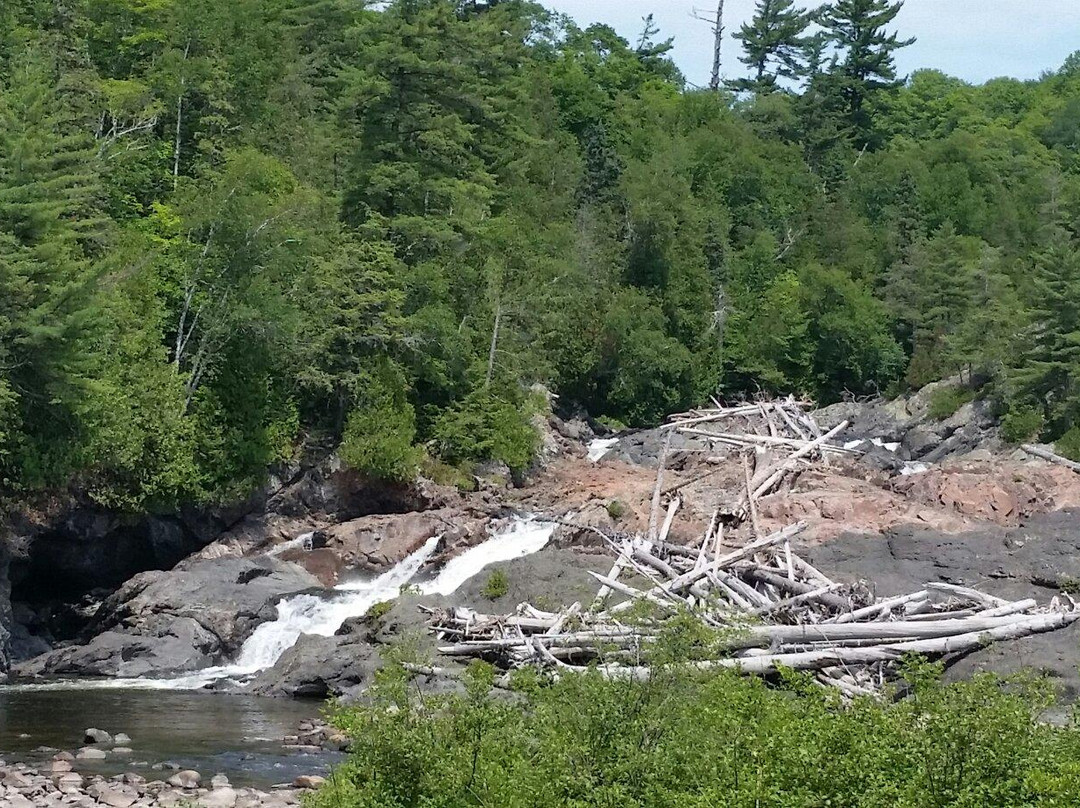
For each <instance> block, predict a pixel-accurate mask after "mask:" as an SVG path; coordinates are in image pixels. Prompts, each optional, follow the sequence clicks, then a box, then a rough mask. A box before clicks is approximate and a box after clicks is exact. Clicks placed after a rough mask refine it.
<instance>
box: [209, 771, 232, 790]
mask: <svg viewBox="0 0 1080 808" xmlns="http://www.w3.org/2000/svg"><path fill="white" fill-rule="evenodd" d="M228 785H230V783H229V778H228V777H226V776H225V775H224V774H215V775H214V776H213V777H211V778H210V787H211V788H225V787H226V786H228Z"/></svg>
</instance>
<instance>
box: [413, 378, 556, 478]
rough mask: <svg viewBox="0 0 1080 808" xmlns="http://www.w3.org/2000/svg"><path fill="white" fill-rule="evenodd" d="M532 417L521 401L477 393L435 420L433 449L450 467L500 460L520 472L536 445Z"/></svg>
mask: <svg viewBox="0 0 1080 808" xmlns="http://www.w3.org/2000/svg"><path fill="white" fill-rule="evenodd" d="M531 414H532V413H531V412H530V406H529V404H528V403H527V402H525V401H524V400H511V399H510V398H509V397H504V396H500V395H496V394H494V393H491V392H488V391H486V390H476V391H474V392H472V393H470V394H469V395H468V396H466V397H465V399H464V400H462V401H461V402H459V403H458V404H456V405H455V406H454V407H452V408H451V409H449V410H446V411H445V412H443V413H442V414H441V415H439V417H438V418H437V419H436V420H435V424H434V427H433V430H432V432H433V434H434V438H435V445H436V447H437V449H438V452H439V455H440V456H441V457H442V458H443V459H444V460H447V461H449V462H451V463H462V462H467V461H482V460H499V461H501V462H503V463H505V464H506V465H507V466H509V467H510V469H511V470H512V471H515V472H519V471H523V470H524V469H525V468H526V467H528V465H529V463H531V462H532V459H533V457H534V456H535V454H536V446H537V443H538V441H539V437H538V435H537V434H536V430H535V429H534V428H533V425H532V423H530V420H529V419H530V416H531Z"/></svg>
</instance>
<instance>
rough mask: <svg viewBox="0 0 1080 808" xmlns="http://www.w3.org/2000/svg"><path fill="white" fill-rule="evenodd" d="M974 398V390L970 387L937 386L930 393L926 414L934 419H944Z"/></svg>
mask: <svg viewBox="0 0 1080 808" xmlns="http://www.w3.org/2000/svg"><path fill="white" fill-rule="evenodd" d="M974 398H975V391H974V390H972V389H971V388H970V387H957V386H954V385H948V386H944V387H939V388H937V389H936V390H934V391H933V392H932V393H931V394H930V408H929V410H928V414H929V415H930V417H931V418H933V419H934V420H935V421H944V420H945V419H946V418H948V417H949V416H951V415H953V414H954V413H955V412H956V411H957V410H959V409H960V408H961V407H963V406H964V405H965V404H967V403H968V402H969V401H972V400H974Z"/></svg>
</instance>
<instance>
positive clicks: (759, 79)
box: [728, 0, 810, 95]
mask: <svg viewBox="0 0 1080 808" xmlns="http://www.w3.org/2000/svg"><path fill="white" fill-rule="evenodd" d="M794 5H795V0H757V5H756V6H755V8H754V16H753V17H752V18H751V19H750V22H748V23H744V24H743V26H742V28H740V29H739V32H738V33H737V34H735V38H736V39H738V40H739V41H740V42H741V43H742V50H743V55H742V56H740V57H739V61H740V62H742V63H743V64H744V65H746V66H747V67H748V68H749V69H750V72H751V75H750V77H749V78H742V79H737V80H735V81H732V82H728V86H729V87H731V89H733V90H736V91H739V92H752V93H755V94H758V95H761V94H765V93H770V92H774V91H775V90H776V89H777V86H778V84H779V82H780V80H782V79H789V80H794V79H798V78H800V77H801V76H803V75H805V73H804V66H803V61H802V60H803V57H804V55H805V52H806V47H807V39H806V37H804V34H805V32H806V29H807V28H808V27H809V25H810V14H809V13H808V12H805V11H799V10H798V9H796V8H795V7H794Z"/></svg>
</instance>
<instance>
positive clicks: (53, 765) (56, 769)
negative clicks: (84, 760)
mask: <svg viewBox="0 0 1080 808" xmlns="http://www.w3.org/2000/svg"><path fill="white" fill-rule="evenodd" d="M71 769H72V765H71V761H69V760H53V761H51V762H50V763H49V771H51V772H52V773H53V774H63V773H64V772H69V771H71Z"/></svg>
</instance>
